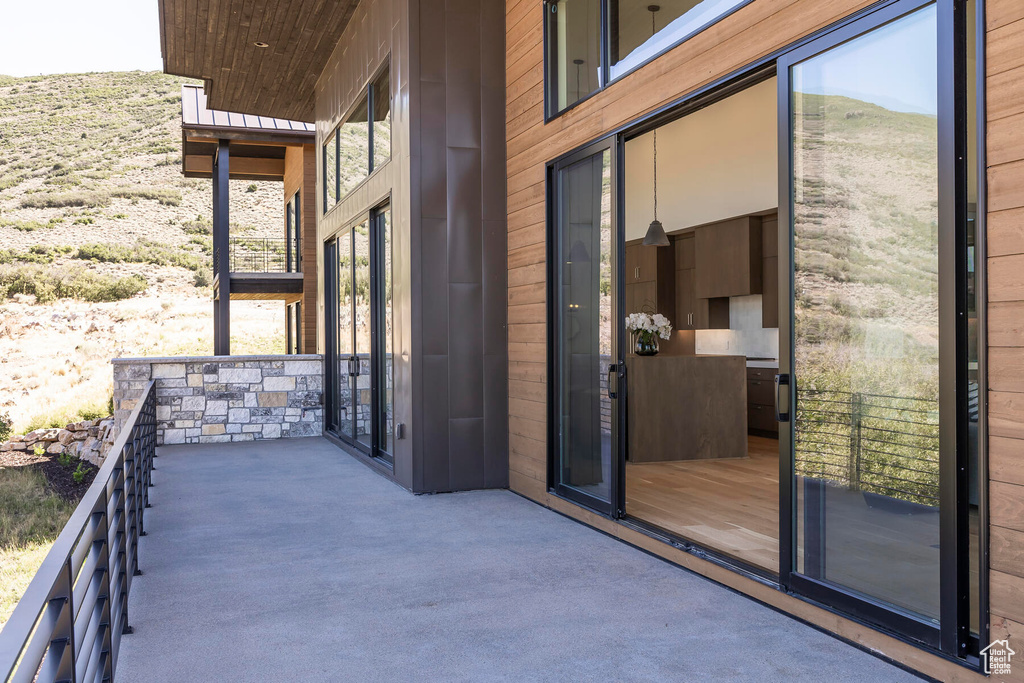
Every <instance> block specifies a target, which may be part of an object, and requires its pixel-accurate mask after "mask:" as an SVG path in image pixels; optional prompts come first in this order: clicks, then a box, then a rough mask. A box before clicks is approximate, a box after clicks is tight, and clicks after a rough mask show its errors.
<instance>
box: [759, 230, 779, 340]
mask: <svg viewBox="0 0 1024 683" xmlns="http://www.w3.org/2000/svg"><path fill="white" fill-rule="evenodd" d="M761 251H762V255H763V258H762V260H761V263H762V278H761V279H762V284H763V287H762V288H763V290H764V291H763V296H762V298H761V327H778V326H779V217H778V215H775V214H773V215H771V216H765V217H764V219H763V220H762V221H761Z"/></svg>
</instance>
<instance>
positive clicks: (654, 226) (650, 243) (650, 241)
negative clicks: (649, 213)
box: [643, 218, 669, 247]
mask: <svg viewBox="0 0 1024 683" xmlns="http://www.w3.org/2000/svg"><path fill="white" fill-rule="evenodd" d="M643 244H644V246H645V247H667V246H668V245H669V242H668V235H666V234H665V228H664V227H663V226H662V225H661V221H659V220H658V219H657V218H655V219H654V220H653V221H651V225H650V227H649V228H647V234H646V235H644V242H643Z"/></svg>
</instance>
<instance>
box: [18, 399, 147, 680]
mask: <svg viewBox="0 0 1024 683" xmlns="http://www.w3.org/2000/svg"><path fill="white" fill-rule="evenodd" d="M155 456H156V392H155V390H154V388H153V382H149V383H148V385H147V386H146V389H145V391H144V393H143V395H142V397H140V398H139V400H138V403H137V404H136V406H135V409H134V410H133V411H132V413H131V416H130V417H129V419H128V421H127V422H126V423H125V425H124V427H123V428H122V429H121V432H120V434H119V435H118V437H117V439H116V440H115V441H114V443H113V445H112V446H111V448H110V451H109V452H108V453H107V457H106V460H105V461H104V462H103V465H102V466H101V467H100V470H99V472H97V473H96V478H95V480H94V481H93V483H92V485H91V486H90V487H89V490H88V491H86V493H85V496H83V497H82V500H81V502H80V503H79V504H78V507H76V508H75V511H74V512H73V513H72V515H71V519H69V520H68V523H67V524H66V525H65V526H64V529H63V531H61V533H60V535H59V536H58V537H57V540H56V541H55V542H54V544H53V547H52V548H51V549H50V552H49V553H47V555H46V558H45V559H44V560H43V563H42V565H41V566H40V567H39V571H37V572H36V575H35V577H34V578H33V579H32V582H31V583H30V584H29V586H28V589H27V590H26V591H25V594H24V595H23V596H22V598H21V601H20V602H18V606H17V607H16V608H15V610H14V613H13V614H12V615H11V618H10V620H9V621H8V622H7V624H6V625H5V626H4V628H3V630H2V631H0V673H2V674H3V675H4V680H5V681H8V682H10V683H27V682H29V681H40V682H50V681H111V680H113V679H114V673H115V670H116V668H117V653H118V650H119V648H120V644H121V636H122V634H125V633H130V632H131V630H130V628H129V626H128V594H129V592H130V591H131V586H132V578H133V577H134V576H136V575H138V574H140V573H141V572H140V571H139V557H138V540H139V536H143V535H145V531H144V525H143V520H144V514H145V509H146V507H148V505H149V487H150V484H151V472H152V470H153V458H154V457H155Z"/></svg>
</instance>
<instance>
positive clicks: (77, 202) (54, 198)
mask: <svg viewBox="0 0 1024 683" xmlns="http://www.w3.org/2000/svg"><path fill="white" fill-rule="evenodd" d="M109 203H110V195H109V194H107V193H106V192H67V193H64V194H33V195H30V196H28V197H25V198H24V199H22V200H21V206H22V208H24V209H59V208H63V207H66V206H88V207H98V206H106V205H107V204H109Z"/></svg>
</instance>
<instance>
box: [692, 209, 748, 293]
mask: <svg viewBox="0 0 1024 683" xmlns="http://www.w3.org/2000/svg"><path fill="white" fill-rule="evenodd" d="M694 232H695V236H694V249H695V259H696V269H695V275H696V280H695V285H694V286H695V289H696V293H697V298H699V299H715V298H719V297H729V296H746V295H748V294H760V293H761V288H762V268H763V263H762V245H761V240H762V237H761V217H760V216H744V217H742V218H734V219H731V220H728V221H722V222H721V223H712V224H710V225H702V226H701V227H699V228H697V229H696V230H695V231H694ZM709 265H710V266H711V267H708V266H709Z"/></svg>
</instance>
